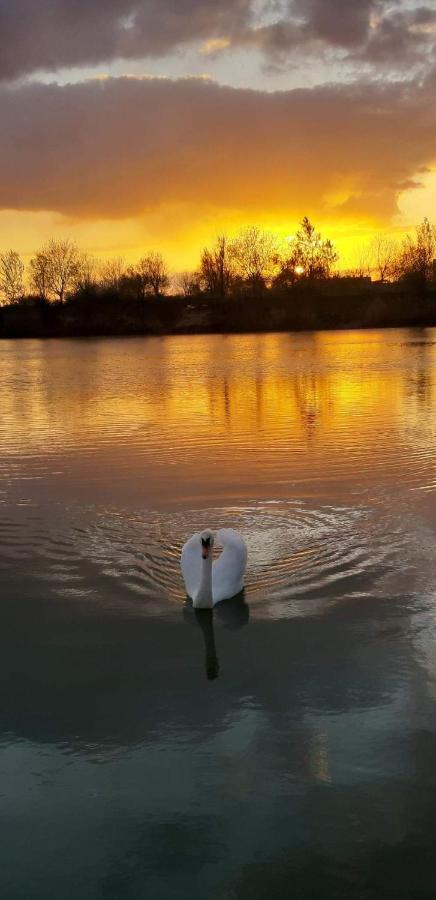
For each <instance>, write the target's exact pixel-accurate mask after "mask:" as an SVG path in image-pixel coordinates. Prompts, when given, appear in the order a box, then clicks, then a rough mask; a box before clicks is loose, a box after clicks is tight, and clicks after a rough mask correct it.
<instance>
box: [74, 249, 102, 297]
mask: <svg viewBox="0 0 436 900" xmlns="http://www.w3.org/2000/svg"><path fill="white" fill-rule="evenodd" d="M77 266H78V268H77V275H76V279H75V288H76V290H78V291H83V292H86V291H89V290H92V288H95V287H96V285H97V275H98V268H99V266H98V262H97V260H96V259H95V257H94V256H91V255H90V254H89V253H84V252H83V253H79V257H78V262H77Z"/></svg>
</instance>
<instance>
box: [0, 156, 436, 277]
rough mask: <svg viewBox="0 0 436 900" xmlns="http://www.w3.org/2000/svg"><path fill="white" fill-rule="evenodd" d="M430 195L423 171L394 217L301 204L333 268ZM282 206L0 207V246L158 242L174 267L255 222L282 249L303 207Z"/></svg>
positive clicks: (192, 262) (433, 194) (421, 211)
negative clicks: (107, 210) (123, 215)
mask: <svg viewBox="0 0 436 900" xmlns="http://www.w3.org/2000/svg"><path fill="white" fill-rule="evenodd" d="M435 202H436V172H433V173H430V174H429V175H427V176H425V178H424V181H423V185H422V187H421V188H419V189H413V190H411V189H409V190H407V191H405V192H404V193H403V194H402V195H401V197H400V198H399V210H400V212H399V214H398V216H397V217H396V219H395V220H393V221H392V222H391V223H389V222H377V221H376V220H372V221H371V220H365V219H358V218H356V219H354V220H353V219H349V218H348V219H346V218H344V219H340V218H338V219H335V220H325V219H323V216H322V215H316V211H315V212H311V211H310V210H309V211H307V212H308V215H309V217H310V219H311V221H313V223H314V224H315V226H316V228H317V229H319V230H320V231H321V233H322V235H323V237H326V238H327V237H328V238H330V239H331V240H332V241H333V243H334V244H335V246H336V248H337V250H338V252H339V257H340V258H339V264H338V269H339V270H344V269H348V268H353V267H354V266H356V265H357V262H358V257H359V253H361V252H362V249H363V248H365V247H366V246H368V244H370V242H371V240H372V239H373V238H374V236H375V235H376V234H380V233H383V234H386V235H389V236H390V237H393V238H395V239H397V240H401V239H402V238H403V237H404V234H405V233H406V232H408V231H409V232H410V231H411V230H413V229H414V227H415V225H416V224H417V223H418V222H419V221H422V219H423V218H424V216H425V215H428V216H429V217H430V218H431V210H432V208H434V203H435ZM305 212H306V210H302V211H301V214H300V215H295V214H294V213H290V214H289V216H288V215H286V216H285V215H284V214H283V212H282V211H280V212H277V211H275V210H265V211H258V212H257V213H254V214H249V213H248V212H244V211H240V210H234V209H222V210H217V209H215V208H211V207H198V206H194V205H193V206H186V205H174V206H167V205H164V206H162V207H158V208H156V209H153V210H150V211H149V212H148V213H147V214H144V215H142V216H138V217H136V218H129V219H122V220H115V219H113V220H100V221H93V220H86V219H80V220H79V219H76V220H75V219H71V218H67V217H64V216H60V215H58V214H55V213H52V212H50V211H47V212H24V211H20V212H18V211H15V210H3V211H0V250H6V249H14V250H17V251H18V252H19V253H20V254H21V255H22V256H23V258H24V261H25V262H28V260H29V259H30V258H31V256H32V255H33V254H34V253H35V251H36V250H37V249H38V248H39V247H41V246H42V245H43V244H44V243H45V242H46V241H47V240H48V239H49V238H51V237H56V238H66V237H68V238H71V239H72V240H74V241H76V242H77V244H78V245H79V246H80V247H81V248H82V249H83V250H86V251H88V252H89V253H90V254H91V255H93V256H95V257H98V258H101V259H106V258H111V257H112V258H113V257H116V256H121V257H123V258H124V259H125V260H126V262H127V263H133V262H135V261H136V260H138V259H139V258H140V257H141V256H142V255H143V254H144V253H146V252H147V251H149V250H159V251H160V252H161V253H162V254H163V256H164V257H165V258H166V260H167V261H168V264H169V266H170V268H171V270H172V271H173V272H174V273H177V272H181V271H185V270H192V269H195V268H196V267H197V265H198V262H199V258H200V254H201V250H202V248H203V247H205V246H209V245H210V244H211V243H213V241H214V239H215V237H216V235H218V234H220V233H223V232H224V233H227V234H228V235H229V237H233V236H234V235H236V234H237V233H238V231H240V230H241V229H243V228H245V227H247V226H249V225H256V226H258V227H260V228H262V229H265V230H267V231H271V232H273V233H274V234H275V235H276V236H277V240H278V244H279V246H280V247H281V248H282V249H285V248H286V246H287V244H288V243H289V240H290V237H291V236H292V235H293V234H295V231H296V230H297V229H298V225H299V222H300V221H301V218H302V217H303V215H304V214H305Z"/></svg>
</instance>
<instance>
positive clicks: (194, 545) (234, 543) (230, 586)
mask: <svg viewBox="0 0 436 900" xmlns="http://www.w3.org/2000/svg"><path fill="white" fill-rule="evenodd" d="M215 538H216V540H217V542H218V543H219V544H222V546H223V548H224V549H223V551H222V553H221V555H220V556H219V557H218V559H217V560H215V562H214V563H212V549H213V545H214V541H215ZM180 563H181V569H182V575H183V579H184V582H185V587H186V593H187V594H188V597H191V599H192V601H193V605H194V607H195V609H212V608H213V607H214V606H215V604H216V603H220V601H221V600H229V599H230V598H231V597H234V596H235V594H239V593H240V591H242V588H243V586H244V573H245V567H246V565H247V546H246V543H245V541H244V539H243V538H242V537H241V535H240V534H238V532H237V531H234V529H233V528H221V529H220V530H219V531H217V532H216V534H214V533H213V531H209V529H207V530H206V531H201V532H197V533H196V534H193V535H192V537H191V538H189V541H186V544H185V545H184V547H183V549H182V557H181V561H180Z"/></svg>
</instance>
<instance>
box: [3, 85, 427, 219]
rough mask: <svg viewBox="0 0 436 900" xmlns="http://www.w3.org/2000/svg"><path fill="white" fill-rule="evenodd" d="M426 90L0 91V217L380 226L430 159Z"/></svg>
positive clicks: (381, 87) (140, 87) (210, 88)
mask: <svg viewBox="0 0 436 900" xmlns="http://www.w3.org/2000/svg"><path fill="white" fill-rule="evenodd" d="M433 92H434V83H432V82H431V81H430V80H428V82H426V83H425V84H424V85H418V84H415V83H412V84H408V85H406V84H404V83H397V84H385V85H381V84H380V83H378V84H375V83H372V84H371V83H368V84H361V85H358V84H355V85H353V86H350V85H342V86H324V87H317V88H313V89H307V90H293V91H289V92H279V93H275V94H271V93H261V92H256V91H249V90H235V89H231V88H227V87H219V86H217V85H216V84H214V83H210V82H204V81H198V80H190V79H186V80H182V81H168V80H163V79H146V80H136V79H127V78H125V79H109V80H107V81H103V82H98V81H92V82H86V83H82V84H77V85H69V86H66V87H59V86H55V85H36V84H35V85H28V86H25V87H15V88H12V87H3V88H1V89H0V121H1V122H2V133H3V137H2V141H1V144H0V207H1V208H3V209H5V208H9V209H11V208H12V209H26V210H44V209H45V210H55V211H57V212H59V213H63V214H66V215H72V216H77V217H91V218H92V217H93V218H100V217H113V218H117V217H118V218H120V217H123V216H130V215H132V216H134V215H137V214H141V213H143V212H145V211H146V210H150V209H152V208H157V207H159V206H162V205H165V204H174V203H191V204H195V205H197V206H201V205H202V204H204V205H207V206H214V207H216V208H221V209H225V208H227V209H228V208H229V207H232V208H234V209H238V208H239V209H243V210H244V211H248V212H250V210H252V211H255V210H281V211H283V212H284V211H288V212H289V214H290V215H295V214H297V215H299V214H300V213H302V212H306V211H307V212H308V213H309V214H312V213H316V214H317V215H319V214H325V215H329V216H335V215H337V216H342V217H343V216H344V215H347V214H348V215H350V216H355V215H356V214H359V215H366V216H372V217H374V218H376V217H377V218H379V219H381V218H383V217H385V218H387V217H389V216H390V215H391V214H392V213H393V212H394V211H395V209H396V197H397V194H398V192H399V191H400V190H401V189H402V186H404V184H407V183H408V182H409V180H410V179H412V178H413V176H414V175H415V174H416V173H417V172H418V171H420V170H422V169H423V167H425V166H426V165H429V164H431V163H432V162H435V161H436V111H435V109H434V104H433V102H432V98H433ZM260 123H261V126H260ZM170 225H171V223H170Z"/></svg>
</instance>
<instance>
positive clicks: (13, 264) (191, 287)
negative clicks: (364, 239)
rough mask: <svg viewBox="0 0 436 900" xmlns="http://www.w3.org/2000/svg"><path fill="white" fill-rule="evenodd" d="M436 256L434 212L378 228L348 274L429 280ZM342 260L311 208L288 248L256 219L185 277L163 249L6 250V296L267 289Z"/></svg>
mask: <svg viewBox="0 0 436 900" xmlns="http://www.w3.org/2000/svg"><path fill="white" fill-rule="evenodd" d="M435 257H436V227H435V226H434V225H432V224H431V222H430V221H429V220H428V219H427V218H426V219H424V221H423V222H422V223H421V224H420V225H418V226H417V228H416V229H415V232H414V234H411V235H410V234H409V235H407V236H406V237H405V238H404V240H403V241H401V242H396V241H394V240H392V239H390V238H388V237H385V236H382V235H378V236H376V237H375V238H374V240H373V241H372V242H371V243H370V244H369V245H368V246H367V247H364V248H363V249H362V250H360V251H359V252H358V259H357V263H356V266H355V267H354V268H353V269H351V270H348V271H347V272H342V273H341V274H342V276H344V275H345V276H346V277H352V278H364V277H367V278H371V277H374V276H375V278H376V279H377V280H378V281H380V282H382V283H387V282H395V281H397V282H401V281H409V282H410V283H414V284H416V285H417V286H422V285H425V284H426V283H427V282H428V281H430V280H434V279H435V277H436V271H435ZM338 262H339V255H338V252H337V250H336V248H335V246H334V244H333V243H332V241H331V240H330V239H328V238H324V237H323V235H322V234H321V233H320V232H319V231H317V229H316V227H315V226H314V225H313V224H312V222H310V220H309V219H308V218H307V216H306V217H304V219H303V220H302V221H301V223H300V227H299V229H298V231H297V232H296V234H295V235H294V236H293V237H292V238H291V239H290V240H289V241H288V243H287V244H286V247H285V248H284V249H283V248H282V247H280V244H279V241H278V238H277V237H276V235H274V234H273V233H271V232H269V231H264V230H262V229H260V228H257V227H255V226H252V227H248V228H245V229H244V230H243V231H241V232H240V233H239V234H238V235H236V237H233V238H229V237H228V236H227V235H225V234H221V235H219V236H218V237H217V238H216V239H215V242H214V243H213V244H212V245H211V246H210V247H205V248H204V249H203V250H202V252H201V256H200V263H199V266H198V268H197V269H196V270H195V271H194V272H185V273H182V274H181V275H179V276H178V277H177V279H174V278H173V279H171V276H170V270H169V267H168V264H167V263H166V261H165V259H164V258H163V256H162V254H161V253H159V252H149V253H147V254H145V255H144V256H143V257H142V258H141V259H140V260H139V261H138V262H137V263H136V264H134V265H130V266H129V265H127V264H126V263H125V261H124V260H123V259H122V258H121V257H117V258H115V259H109V260H106V261H103V262H100V261H98V260H97V259H96V258H95V257H93V256H92V255H90V254H89V253H86V252H84V251H82V250H80V248H79V247H78V246H77V244H75V243H74V242H73V241H70V240H55V239H52V240H50V241H48V243H47V244H46V245H45V246H44V247H42V248H41V249H40V250H38V251H37V253H35V255H34V256H33V257H32V258H31V260H30V263H29V265H28V270H27V272H26V271H25V266H24V263H23V261H22V259H21V257H20V255H19V254H18V253H17V252H16V251H15V250H8V251H6V252H3V253H0V296H1V302H2V303H3V305H10V304H15V303H20V302H21V301H22V300H23V299H24V298H25V297H26V293H27V296H28V297H29V296H30V297H33V298H36V299H38V300H40V301H41V302H43V303H53V302H57V303H61V304H62V303H64V302H65V301H66V300H67V299H68V298H71V297H74V296H77V295H82V296H83V295H87V294H88V295H91V294H93V293H95V292H96V291H102V292H104V291H112V292H115V293H117V294H120V295H129V296H133V297H135V298H136V299H137V300H145V299H146V298H147V297H154V298H156V299H159V298H161V297H162V296H164V295H165V294H166V293H167V292H168V291H169V289H170V286H171V287H172V292H173V293H176V294H183V295H184V296H185V297H193V296H196V295H201V294H204V295H209V296H214V297H228V296H232V295H234V296H237V295H243V294H250V295H259V294H262V293H264V292H265V291H266V290H271V289H272V290H278V291H283V290H287V289H290V288H293V287H294V286H295V285H296V284H298V283H301V282H315V281H326V280H328V279H331V278H333V277H340V276H339V275H338V274H337V268H336V267H337V264H338ZM26 282H27V291H26Z"/></svg>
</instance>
